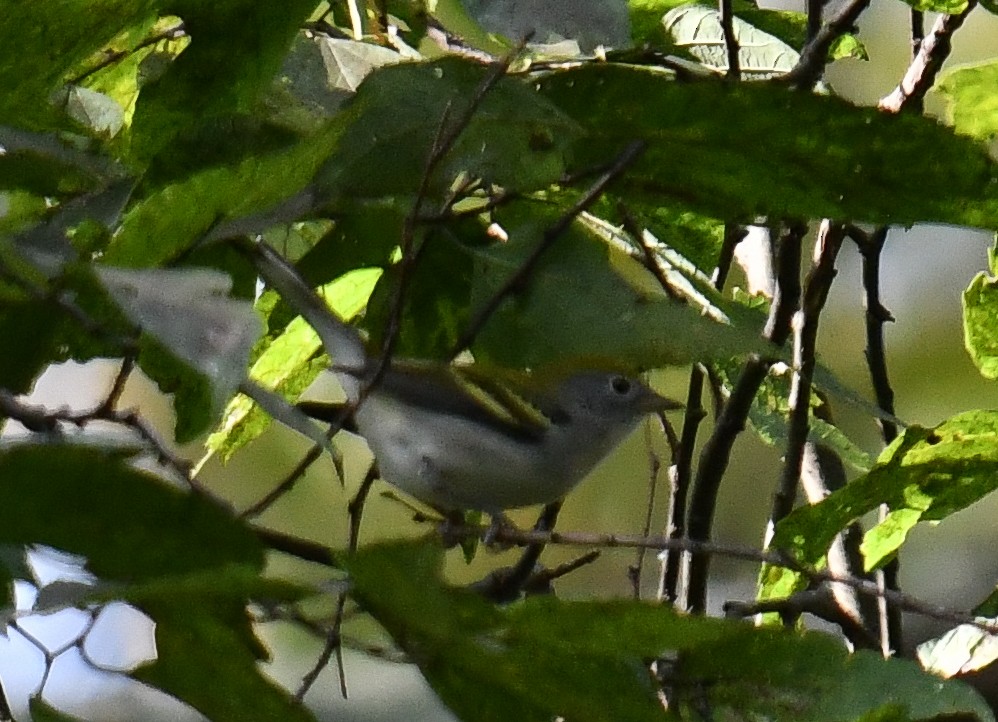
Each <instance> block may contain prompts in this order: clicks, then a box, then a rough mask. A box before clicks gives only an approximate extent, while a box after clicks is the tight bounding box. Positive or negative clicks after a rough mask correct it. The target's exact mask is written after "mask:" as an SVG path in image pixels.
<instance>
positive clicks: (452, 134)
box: [362, 41, 526, 396]
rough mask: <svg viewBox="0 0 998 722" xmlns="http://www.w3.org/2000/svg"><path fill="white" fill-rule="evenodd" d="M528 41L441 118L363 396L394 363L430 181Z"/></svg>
mask: <svg viewBox="0 0 998 722" xmlns="http://www.w3.org/2000/svg"><path fill="white" fill-rule="evenodd" d="M525 45H526V41H524V42H522V43H521V44H520V46H519V47H517V48H516V50H514V51H513V52H511V53H509V54H507V55H506V56H504V57H503V58H501V59H500V60H497V61H496V62H494V63H492V65H491V67H490V69H489V72H488V73H487V74H486V75H485V77H484V78H483V79H482V81H481V83H479V85H478V88H476V90H475V94H474V95H473V96H472V98H471V101H470V102H469V103H468V106H467V107H466V108H465V109H464V112H462V113H461V114H460V115H459V116H458V117H457V118H456V119H455V121H454V123H453V124H451V123H450V114H451V109H452V106H451V104H450V103H448V104H447V105H446V106H445V108H444V112H443V115H442V117H441V118H440V122H439V124H438V126H437V131H436V134H435V136H434V138H433V143H432V145H431V146H430V152H429V154H428V155H427V158H426V163H425V166H424V168H423V173H422V175H421V176H420V180H419V187H418V188H417V190H416V198H415V200H414V201H413V204H412V207H411V208H410V209H409V213H407V214H406V217H405V219H404V220H403V223H402V239H401V243H400V248H401V259H400V260H399V273H398V283H397V284H396V286H395V289H394V292H393V297H392V303H391V313H390V315H389V318H388V325H387V328H386V330H385V337H384V342H383V343H382V348H381V354H380V355H379V358H378V360H377V365H376V366H375V368H374V370H373V373H372V374H371V376H370V377H369V379H368V381H367V383H366V384H365V388H364V389H362V396H363V395H365V394H366V393H368V392H369V391H370V389H371V388H373V387H375V386H377V384H378V383H380V380H381V377H382V376H383V375H384V373H385V371H387V370H388V366H389V365H390V364H391V359H392V354H393V351H394V348H395V344H396V343H397V341H398V336H399V333H400V331H401V326H402V315H403V311H404V307H405V299H406V290H407V289H408V285H409V282H410V280H411V278H412V275H413V272H414V271H415V268H416V264H417V262H418V259H419V256H420V253H419V251H420V249H421V248H422V246H423V245H425V243H426V240H425V239H424V242H423V244H420V245H419V246H417V245H416V225H417V222H418V219H419V217H420V216H421V215H422V213H423V203H424V202H425V200H426V197H427V195H428V193H429V188H430V181H431V179H432V177H433V174H434V173H435V172H436V169H437V167H438V166H439V165H440V163H441V161H443V159H444V158H445V157H446V156H447V154H448V153H449V152H450V151H451V149H452V148H453V147H454V144H455V143H456V142H457V140H458V138H459V137H460V136H461V134H462V133H463V132H464V131H465V129H466V128H467V127H468V125H470V123H471V121H472V119H473V118H474V116H475V113H476V112H477V111H478V109H479V108H480V107H481V105H482V103H483V102H484V101H485V98H486V97H487V96H488V94H489V92H490V91H491V90H492V89H493V88H494V87H495V86H496V84H497V83H498V82H499V81H500V80H501V79H502V78H503V76H505V74H506V71H507V70H509V66H510V64H511V63H512V62H513V59H514V58H515V57H516V56H517V55H519V54H520V52H522V50H523V47H525Z"/></svg>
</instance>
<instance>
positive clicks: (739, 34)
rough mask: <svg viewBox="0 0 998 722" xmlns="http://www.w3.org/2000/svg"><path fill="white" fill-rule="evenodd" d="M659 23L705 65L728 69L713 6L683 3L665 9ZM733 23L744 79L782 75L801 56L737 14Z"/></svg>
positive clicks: (722, 70)
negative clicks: (666, 11) (664, 13)
mask: <svg viewBox="0 0 998 722" xmlns="http://www.w3.org/2000/svg"><path fill="white" fill-rule="evenodd" d="M662 24H663V25H664V26H665V30H666V32H668V33H670V34H671V35H672V37H673V38H674V39H675V41H676V44H677V45H679V47H681V48H684V49H685V50H686V51H687V52H689V53H690V54H691V55H692V56H693V57H695V58H696V59H697V60H699V61H700V62H701V63H703V64H704V65H706V66H708V67H710V68H713V69H715V70H717V71H719V72H727V69H728V51H727V47H726V46H725V40H724V31H723V30H722V28H721V20H720V17H719V16H718V12H717V8H716V7H707V6H705V5H693V4H690V5H683V6H681V7H678V8H675V9H674V10H670V11H669V12H668V13H666V15H665V17H664V18H662ZM732 27H733V29H734V36H735V39H736V40H737V41H738V43H739V46H740V47H739V50H738V64H739V70H740V72H741V73H742V75H743V76H744V77H745V78H746V79H749V80H752V79H765V78H770V77H772V76H774V75H782V74H784V73H786V72H788V71H790V70H791V69H792V68H793V67H794V66H795V65H796V64H797V60H798V59H799V57H800V56H799V55H798V53H797V51H796V50H794V49H793V48H792V47H790V46H789V45H787V44H786V43H784V42H783V41H782V40H780V39H779V38H777V37H775V36H773V35H770V34H769V33H765V32H763V31H761V30H759V29H757V28H755V27H753V26H752V25H750V24H749V23H747V22H745V21H744V20H742V19H741V18H739V17H735V18H733V20H732Z"/></svg>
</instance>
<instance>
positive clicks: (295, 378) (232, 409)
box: [202, 269, 381, 463]
mask: <svg viewBox="0 0 998 722" xmlns="http://www.w3.org/2000/svg"><path fill="white" fill-rule="evenodd" d="M380 273H381V271H380V269H361V270H358V271H355V272H352V273H349V274H347V275H346V276H343V277H341V278H339V279H337V280H336V281H334V282H333V283H330V284H328V285H326V286H325V287H324V288H323V289H321V290H320V293H321V294H322V296H323V297H324V298H326V299H327V301H328V302H329V305H330V307H331V308H332V309H333V311H334V312H335V313H336V314H337V315H339V316H340V317H341V318H343V319H344V320H350V319H351V318H353V317H354V316H355V315H356V314H357V313H359V312H360V311H361V310H362V309H363V308H364V306H365V305H366V303H367V299H368V296H370V294H371V289H372V287H373V286H374V283H375V281H376V280H377V278H378V276H379V275H380ZM321 348H322V343H321V342H320V340H319V336H318V335H317V334H316V333H315V331H314V330H313V329H312V327H311V326H309V325H308V324H307V323H305V320H304V319H302V318H296V319H294V320H293V321H292V322H291V323H289V324H288V325H287V326H286V327H285V328H284V329H283V331H281V333H280V334H279V335H278V336H277V337H276V338H274V339H273V340H272V341H271V342H270V343H269V345H268V346H267V348H266V349H265V350H264V351H263V353H261V354H260V355H259V356H258V357H257V359H256V361H255V362H254V363H253V366H252V367H251V368H250V377H251V378H252V379H254V380H255V381H258V382H260V383H261V384H263V385H264V386H265V387H267V388H270V389H274V390H275V391H277V392H278V393H280V394H281V395H282V396H283V397H284V398H285V399H287V400H288V401H294V400H296V399H297V398H298V397H299V396H300V395H301V392H302V391H304V390H305V389H306V388H307V387H308V385H309V384H311V382H312V381H314V380H315V378H316V376H318V374H319V372H320V371H321V370H322V369H323V368H325V365H326V364H325V363H324V362H318V361H317V360H316V359H315V355H316V354H317V353H318V352H319V350H320V349H321ZM269 424H270V417H269V416H267V414H265V413H264V412H263V410H262V409H260V407H259V406H256V405H254V404H253V403H252V402H251V401H250V399H248V398H247V397H245V396H242V395H240V396H237V397H236V398H235V399H233V400H232V402H231V403H230V404H229V406H228V408H227V409H226V412H225V416H224V418H223V421H222V424H221V425H220V428H219V430H218V431H217V432H215V433H214V434H212V435H211V437H209V439H208V442H207V444H206V446H207V448H208V449H209V453H210V454H216V453H217V454H219V455H220V457H221V459H222V461H227V460H228V459H230V458H231V457H232V455H233V454H234V453H235V452H236V451H238V450H239V449H240V448H242V447H243V446H245V445H246V444H247V443H249V442H250V441H252V440H253V439H255V438H257V437H258V436H259V435H260V434H262V433H263V431H264V430H265V429H266V428H267V426H269ZM202 463H203V461H202Z"/></svg>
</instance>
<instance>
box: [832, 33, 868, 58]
mask: <svg viewBox="0 0 998 722" xmlns="http://www.w3.org/2000/svg"><path fill="white" fill-rule="evenodd" d="M828 57H829V58H831V59H832V60H844V59H845V58H854V59H856V60H869V59H870V54H869V53H868V52H866V46H865V45H863V43H862V42H861V41H860V40H859V38H857V37H856V36H855V35H850V34H848V33H846V34H845V35H840V36H839V37H838V38H836V39H835V42H833V43H832V47H830V48H829V49H828Z"/></svg>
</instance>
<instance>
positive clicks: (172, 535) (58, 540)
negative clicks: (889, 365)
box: [0, 444, 263, 581]
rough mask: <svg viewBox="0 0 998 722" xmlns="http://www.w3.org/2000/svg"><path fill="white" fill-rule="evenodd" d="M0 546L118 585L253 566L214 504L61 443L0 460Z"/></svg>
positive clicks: (247, 540)
mask: <svg viewBox="0 0 998 722" xmlns="http://www.w3.org/2000/svg"><path fill="white" fill-rule="evenodd" d="M0 543H3V544H45V545H47V546H51V547H55V548H57V549H62V550H64V551H67V552H71V553H74V554H81V555H83V556H85V557H87V560H88V568H89V569H90V570H92V571H93V572H94V573H95V574H97V575H98V576H100V577H103V578H106V579H111V580H120V581H141V580H148V579H154V578H156V577H159V576H162V575H166V574H183V573H186V572H191V571H196V570H203V569H211V568H215V567H219V566H223V565H228V564H245V565H250V566H252V567H253V568H255V569H260V568H262V566H263V551H262V549H261V547H260V544H259V542H258V541H257V540H256V538H255V536H254V535H253V533H252V532H251V531H250V530H249V529H248V528H247V527H246V526H245V525H243V524H242V523H241V522H239V521H238V520H236V519H235V518H234V517H233V516H232V515H231V514H230V513H228V512H227V511H225V510H224V509H223V508H222V507H221V506H219V505H218V504H216V503H215V502H212V501H210V500H208V499H206V498H204V497H202V496H199V495H197V494H193V493H187V492H183V491H181V490H179V489H177V488H174V487H170V486H168V485H167V484H166V483H165V482H163V481H161V480H159V479H157V478H155V477H153V476H151V475H150V474H147V473H145V472H141V471H138V470H136V469H134V468H132V467H130V466H129V465H128V464H127V463H126V462H125V460H123V459H122V458H120V457H118V456H116V455H114V454H112V453H109V452H103V451H100V450H97V449H93V448H80V447H75V446H71V445H69V444H62V445H37V446H35V445H30V446H29V445H24V446H18V447H15V448H12V449H9V450H7V451H4V452H2V453H0Z"/></svg>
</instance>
